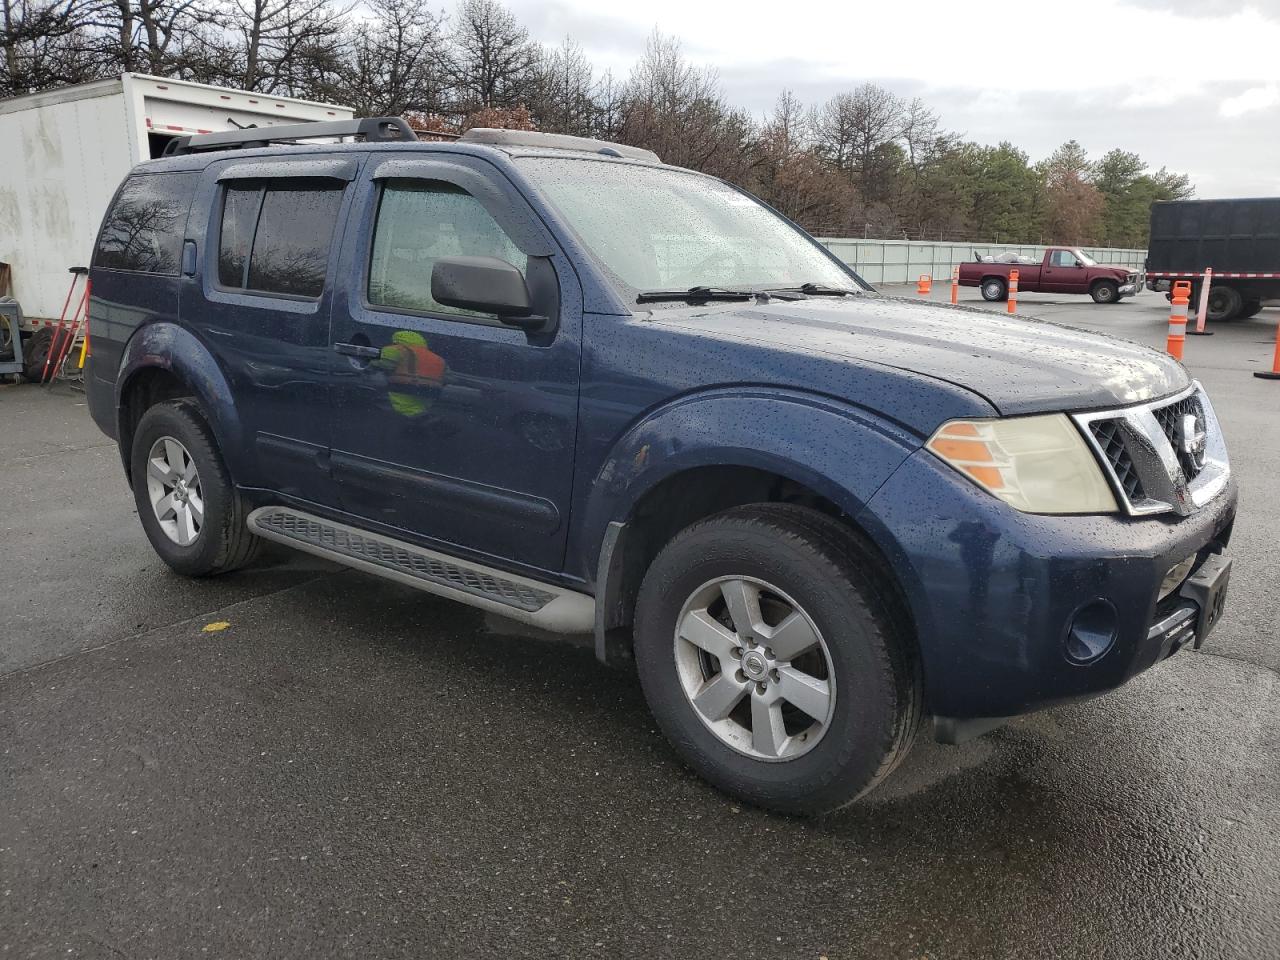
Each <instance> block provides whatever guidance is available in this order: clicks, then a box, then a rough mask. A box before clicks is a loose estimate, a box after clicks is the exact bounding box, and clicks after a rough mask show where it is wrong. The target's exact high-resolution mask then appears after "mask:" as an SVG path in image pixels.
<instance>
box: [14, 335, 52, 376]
mask: <svg viewBox="0 0 1280 960" xmlns="http://www.w3.org/2000/svg"><path fill="white" fill-rule="evenodd" d="M52 344H53V327H41V328H40V329H39V330H37V331H36V332H35V333H33V334H32V335H31V336H30V337H28V338H27V339H26V340H25V341H24V342H23V344H22V375H23V376H24V377H26V379H28V380H29V381H31V382H32V383H39V382H40V377H41V376H43V374H44V363H45V360H46V359H47V358H48V356H49V347H50V346H52Z"/></svg>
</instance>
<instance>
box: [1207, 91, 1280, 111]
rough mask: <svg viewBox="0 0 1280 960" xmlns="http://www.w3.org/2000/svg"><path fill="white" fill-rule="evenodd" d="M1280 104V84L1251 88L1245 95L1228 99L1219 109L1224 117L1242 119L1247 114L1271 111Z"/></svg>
mask: <svg viewBox="0 0 1280 960" xmlns="http://www.w3.org/2000/svg"><path fill="white" fill-rule="evenodd" d="M1277 104H1280V84H1277V83H1268V84H1267V85H1266V86H1262V87H1250V88H1249V89H1248V90H1246V91H1245V92H1244V93H1241V94H1239V95H1237V96H1234V97H1227V99H1225V100H1223V101H1222V104H1221V105H1220V106H1219V107H1218V112H1219V113H1221V114H1222V115H1223V116H1224V117H1240V116H1244V115H1245V114H1246V113H1256V112H1257V111H1259V110H1270V109H1271V108H1272V107H1274V106H1276V105H1277Z"/></svg>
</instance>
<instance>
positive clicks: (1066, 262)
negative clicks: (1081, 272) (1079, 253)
mask: <svg viewBox="0 0 1280 960" xmlns="http://www.w3.org/2000/svg"><path fill="white" fill-rule="evenodd" d="M1075 265H1076V255H1075V254H1074V253H1072V252H1071V251H1070V250H1055V251H1053V253H1052V254H1050V255H1049V266H1051V267H1074V266H1075Z"/></svg>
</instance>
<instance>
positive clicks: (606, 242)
mask: <svg viewBox="0 0 1280 960" xmlns="http://www.w3.org/2000/svg"><path fill="white" fill-rule="evenodd" d="M518 162H519V164H520V167H521V170H522V171H523V172H524V173H525V174H526V175H527V176H528V177H529V179H530V180H531V181H532V182H533V183H534V185H535V186H536V187H537V188H538V189H539V190H540V191H541V192H542V193H543V195H544V196H545V197H546V198H547V200H549V201H550V202H551V204H552V205H553V206H554V207H556V208H557V209H558V210H559V211H560V213H561V215H562V216H563V217H564V218H565V220H566V221H567V222H568V223H569V225H570V226H572V227H573V228H574V230H576V231H577V234H578V236H579V237H580V238H581V239H582V242H583V243H584V244H585V245H586V246H587V248H588V249H589V250H590V251H591V252H592V253H593V254H594V255H595V256H596V258H597V259H598V260H599V261H600V262H601V263H602V264H603V265H604V267H605V268H606V269H608V271H609V272H610V273H612V274H613V275H614V277H615V278H617V279H618V280H620V281H621V282H622V283H623V284H625V285H627V286H628V287H630V288H632V290H633V291H653V290H687V289H689V288H690V287H714V288H731V289H738V290H740V289H745V288H751V289H757V290H758V289H762V288H771V287H798V286H800V285H801V284H804V283H810V284H815V285H818V286H823V287H832V288H838V289H841V290H858V289H859V286H858V283H857V281H855V280H854V279H853V278H852V277H851V276H849V274H847V273H846V272H845V271H844V270H842V269H841V268H840V267H839V266H838V265H837V264H835V263H833V262H832V261H831V260H830V259H829V258H828V257H827V256H826V255H825V254H824V253H823V251H822V250H821V249H820V248H818V247H816V246H815V245H814V244H813V242H812V241H811V240H810V239H809V238H808V236H807V235H805V234H803V233H801V232H800V231H799V230H797V229H796V228H795V227H792V226H791V225H790V224H788V223H787V222H786V221H784V220H782V219H781V218H780V217H778V216H777V215H776V214H774V213H773V212H772V211H770V210H769V209H768V208H767V207H765V206H763V205H761V204H760V203H758V202H757V201H755V200H753V199H752V198H750V197H748V196H746V195H745V194H743V193H739V192H738V191H737V190H734V189H733V188H732V187H729V186H728V185H726V184H724V183H721V182H720V181H719V180H713V179H711V178H710V177H704V176H700V175H698V174H692V173H682V172H680V171H678V170H672V169H669V168H660V167H644V166H640V165H637V164H622V163H613V162H600V161H591V160H586V161H584V160H573V159H568V158H565V159H561V158H558V157H524V158H521V159H520V160H519V161H518Z"/></svg>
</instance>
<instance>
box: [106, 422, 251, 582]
mask: <svg viewBox="0 0 1280 960" xmlns="http://www.w3.org/2000/svg"><path fill="white" fill-rule="evenodd" d="M130 466H131V471H130V474H131V479H132V481H133V495H134V500H135V502H136V503H137V506H138V517H139V519H140V520H141V521H142V527H143V529H144V530H145V531H146V533H147V539H149V540H150V541H151V546H152V547H153V548H154V549H155V551H156V553H157V554H159V555H160V559H162V560H163V561H164V562H165V563H167V564H168V565H169V566H170V567H172V568H173V569H174V570H175V571H176V572H178V573H183V574H186V575H187V576H191V577H202V576H208V575H210V574H217V573H226V572H227V571H229V570H234V569H236V568H237V567H241V566H244V565H245V564H246V563H248V562H249V561H250V560H252V559H253V558H254V556H255V555H256V554H257V552H258V549H259V547H260V544H261V541H260V540H259V539H258V538H257V537H255V536H254V535H253V534H251V533H250V532H249V530H248V528H247V527H246V526H245V509H244V505H243V503H242V501H241V498H240V495H239V493H237V491H236V489H235V486H234V485H233V484H232V482H231V476H230V474H229V473H228V471H227V468H226V465H225V464H224V463H223V461H222V456H221V455H220V454H219V452H218V445H217V441H216V440H215V439H214V436H213V431H212V430H210V429H209V425H208V424H207V423H206V422H205V419H204V417H203V416H202V415H201V414H200V408H199V407H198V406H197V405H196V404H195V402H194V401H191V400H169V401H166V402H164V403H159V404H156V405H155V406H153V407H151V408H149V409H148V410H147V412H146V413H144V414H143V415H142V419H141V420H140V421H139V422H138V426H137V429H136V430H135V431H134V435H133V450H132V456H131V458H130Z"/></svg>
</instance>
